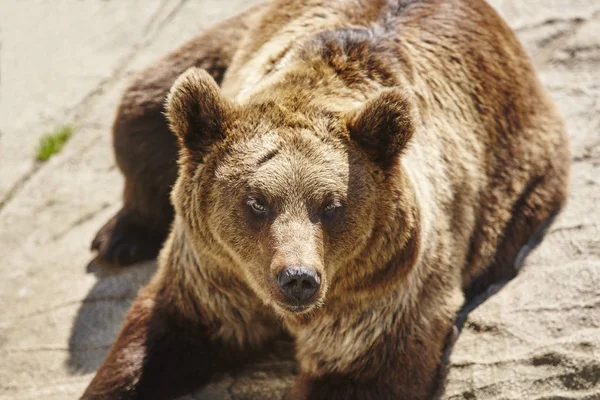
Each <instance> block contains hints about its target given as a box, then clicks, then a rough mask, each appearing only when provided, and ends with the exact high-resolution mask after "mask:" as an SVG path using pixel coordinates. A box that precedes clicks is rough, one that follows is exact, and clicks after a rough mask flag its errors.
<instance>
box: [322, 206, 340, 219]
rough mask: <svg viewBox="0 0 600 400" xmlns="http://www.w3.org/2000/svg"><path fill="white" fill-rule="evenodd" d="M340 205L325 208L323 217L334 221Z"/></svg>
mask: <svg viewBox="0 0 600 400" xmlns="http://www.w3.org/2000/svg"><path fill="white" fill-rule="evenodd" d="M340 207H341V206H340V205H339V204H337V203H330V204H327V205H326V206H325V207H323V217H324V218H325V219H332V218H333V217H335V215H336V214H337V211H338V210H339V209H340Z"/></svg>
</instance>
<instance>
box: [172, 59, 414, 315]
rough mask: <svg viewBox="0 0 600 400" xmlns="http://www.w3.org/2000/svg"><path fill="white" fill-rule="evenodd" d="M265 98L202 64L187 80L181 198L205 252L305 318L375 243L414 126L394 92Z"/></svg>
mask: <svg viewBox="0 0 600 400" xmlns="http://www.w3.org/2000/svg"><path fill="white" fill-rule="evenodd" d="M263 100H264V101H258V100H257V101H249V102H247V103H245V104H243V105H240V104H235V103H234V102H232V101H230V100H228V99H226V98H224V97H223V96H222V95H221V92H220V89H219V87H218V86H217V84H216V83H215V81H214V80H213V79H212V78H211V76H210V75H209V74H208V73H207V72H205V71H204V70H200V69H196V68H193V69H190V70H188V71H186V72H185V73H184V74H183V75H182V76H180V77H179V78H178V79H177V81H176V82H175V84H174V85H173V87H172V89H171V92H170V94H169V96H168V98H167V102H166V110H167V118H168V120H169V123H170V126H171V129H172V130H173V132H174V133H175V134H176V136H177V138H178V141H179V145H180V159H179V164H180V172H179V178H178V180H177V183H176V185H175V188H174V190H173V194H172V200H173V203H174V205H175V208H176V210H177V214H178V215H179V217H180V218H181V219H183V221H184V222H185V226H186V229H187V230H188V231H189V232H192V236H193V237H194V241H195V245H196V246H197V248H198V249H200V251H199V253H200V254H202V253H207V252H208V253H214V254H216V255H217V256H216V257H217V258H218V257H221V258H220V259H221V260H229V263H231V264H234V265H233V266H232V268H233V270H234V271H237V273H239V276H240V277H241V279H243V280H244V281H245V282H247V284H248V285H249V286H250V287H251V288H252V289H253V291H254V292H255V293H256V294H257V295H258V296H259V297H260V298H261V299H262V300H263V301H264V302H265V303H266V304H269V305H272V306H273V307H274V308H275V309H276V310H277V311H278V312H279V313H281V314H283V315H286V314H287V315H291V314H293V315H298V314H303V313H306V312H308V311H309V310H311V309H314V308H315V307H318V306H319V305H320V304H322V303H323V301H325V296H326V293H327V290H328V288H329V286H330V285H331V284H332V283H333V282H334V281H335V277H336V275H337V274H343V273H344V265H345V264H346V263H348V262H349V261H350V260H352V259H353V258H355V257H357V255H358V254H360V253H361V251H363V249H365V246H367V244H368V243H369V240H370V237H371V236H372V232H373V229H374V226H375V223H376V220H377V218H378V213H379V212H380V211H381V206H382V203H381V201H382V198H381V196H382V195H384V194H382V193H383V192H382V187H383V186H385V185H388V186H389V184H388V183H386V179H388V177H389V176H390V175H391V174H393V173H394V171H395V170H396V169H398V168H399V163H398V158H399V155H400V154H401V153H402V151H403V149H404V148H405V147H406V145H407V142H408V141H409V139H410V137H411V135H412V134H413V131H414V128H413V123H412V120H411V118H410V106H409V104H408V101H407V100H406V98H405V96H404V95H403V94H402V93H401V92H399V91H396V90H384V91H382V92H381V93H380V94H378V95H377V96H375V98H373V99H371V100H369V101H367V102H366V103H364V104H362V105H360V106H359V107H356V108H355V109H351V110H345V111H342V112H338V111H336V112H333V111H330V110H328V109H326V108H325V107H318V106H316V105H315V104H312V105H304V106H302V107H296V108H294V109H292V107H286V105H285V104H288V103H284V102H277V101H274V100H272V98H271V100H265V99H263ZM223 254H224V255H225V256H224V257H222V255H223Z"/></svg>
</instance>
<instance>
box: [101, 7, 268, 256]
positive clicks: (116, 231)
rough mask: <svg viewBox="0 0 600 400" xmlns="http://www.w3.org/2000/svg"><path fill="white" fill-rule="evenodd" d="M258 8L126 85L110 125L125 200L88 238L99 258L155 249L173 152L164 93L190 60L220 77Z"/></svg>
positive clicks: (167, 211) (167, 205)
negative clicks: (165, 114) (165, 112)
mask: <svg viewBox="0 0 600 400" xmlns="http://www.w3.org/2000/svg"><path fill="white" fill-rule="evenodd" d="M259 10H260V8H257V7H254V8H252V9H250V10H248V11H247V12H245V13H243V14H241V15H240V16H238V17H235V18H233V19H230V20H227V21H225V22H223V23H221V24H219V25H217V26H216V27H214V28H212V29H210V30H209V31H207V32H205V33H203V34H202V35H200V36H198V37H197V38H195V39H193V40H191V41H189V42H188V43H186V44H184V45H183V46H182V47H181V48H179V49H178V50H176V51H175V52H173V53H171V54H170V55H168V56H167V57H165V58H163V59H162V60H160V61H158V62H157V63H155V64H154V65H152V66H151V67H149V68H148V69H146V70H145V71H142V72H141V73H140V74H138V75H137V76H136V78H135V79H134V81H133V83H132V85H131V86H130V87H129V88H128V89H127V90H126V91H125V94H124V95H123V97H122V99H121V104H120V106H119V109H118V111H117V116H116V119H115V122H114V125H113V145H114V151H115V157H116V161H117V165H118V166H119V169H120V170H121V172H122V173H123V175H124V176H125V190H124V196H123V198H124V201H123V203H124V204H123V207H122V209H121V210H120V211H119V212H118V213H117V214H116V215H115V216H114V217H113V218H112V219H110V220H109V221H108V222H107V223H106V224H105V225H104V227H102V228H101V229H100V231H99V232H98V233H97V235H96V237H95V238H94V240H93V241H92V245H91V247H92V250H96V251H98V260H99V261H101V262H107V263H109V264H114V265H128V264H131V263H133V262H136V261H141V260H145V259H152V258H154V257H156V255H157V254H158V251H159V250H160V247H161V245H162V243H163V241H164V239H165V238H166V236H167V233H168V231H169V228H170V224H171V221H172V219H173V212H174V211H173V207H172V205H171V202H170V199H169V194H170V191H171V186H172V185H173V183H174V182H175V179H176V177H177V155H178V149H177V143H176V140H175V135H173V134H172V133H171V132H170V131H169V127H168V125H167V121H166V119H165V117H164V115H163V112H164V107H163V103H164V100H165V96H166V95H167V93H168V91H169V89H170V87H171V85H172V84H173V82H174V81H175V79H176V78H177V76H179V75H180V74H181V73H182V72H183V71H185V70H186V69H187V68H189V67H192V66H196V67H200V68H204V69H206V70H207V71H208V72H209V73H210V74H211V75H212V76H213V77H214V79H215V80H216V81H217V83H220V81H221V80H222V78H223V74H224V73H225V70H226V69H227V67H228V65H229V63H230V61H231V58H232V57H233V55H234V53H235V51H236V48H237V46H238V44H239V42H240V40H241V38H242V36H243V34H244V32H245V31H246V30H247V29H248V26H247V25H248V21H249V19H250V18H252V17H253V15H255V14H256V13H257V12H258V11H259Z"/></svg>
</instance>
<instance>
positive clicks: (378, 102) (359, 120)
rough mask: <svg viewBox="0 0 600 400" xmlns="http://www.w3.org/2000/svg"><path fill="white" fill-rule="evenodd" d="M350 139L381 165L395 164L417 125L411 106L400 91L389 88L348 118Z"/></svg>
mask: <svg viewBox="0 0 600 400" xmlns="http://www.w3.org/2000/svg"><path fill="white" fill-rule="evenodd" d="M348 130H349V132H350V138H351V139H352V140H354V142H356V143H357V144H358V145H359V147H360V148H361V149H362V150H363V151H364V152H365V153H366V154H367V156H368V157H369V158H370V159H371V160H372V161H373V162H374V163H376V164H377V165H379V166H380V167H382V168H384V169H387V168H389V167H391V166H392V165H393V164H394V161H395V160H396V159H397V158H398V157H399V156H400V154H401V153H402V151H403V150H404V149H405V148H406V145H407V144H408V141H409V140H410V138H411V137H412V135H413V133H414V131H415V128H414V121H413V118H412V105H411V104H410V101H409V100H408V99H407V97H406V95H405V94H403V93H402V92H401V91H399V90H395V89H389V90H385V91H384V92H382V93H381V94H379V95H378V96H377V97H375V98H374V99H371V100H369V101H367V103H366V104H365V105H363V106H362V107H361V108H359V109H358V111H355V112H354V113H353V114H352V115H351V116H350V118H349V119H348Z"/></svg>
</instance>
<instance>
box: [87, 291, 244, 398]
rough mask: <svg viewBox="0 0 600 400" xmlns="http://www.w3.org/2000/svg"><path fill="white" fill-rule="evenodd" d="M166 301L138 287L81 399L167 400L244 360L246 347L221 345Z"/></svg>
mask: <svg viewBox="0 0 600 400" xmlns="http://www.w3.org/2000/svg"><path fill="white" fill-rule="evenodd" d="M165 304H168V302H167V301H166V300H165V299H161V298H160V296H159V295H156V294H152V293H149V291H148V290H146V289H143V290H142V292H141V294H140V295H139V296H138V298H137V299H136V300H135V302H134V303H133V305H132V307H131V309H130V310H129V313H128V314H127V317H126V320H125V323H124V325H123V328H122V330H121V332H120V334H119V336H118V338H117V340H116V342H115V344H114V345H113V347H112V349H111V351H110V353H109V355H108V357H107V358H106V360H105V361H104V363H103V364H102V366H101V367H100V368H99V370H98V372H97V373H96V376H95V377H94V379H93V380H92V382H91V383H90V385H89V386H88V388H87V389H86V391H85V393H84V394H83V396H82V397H81V398H82V399H84V400H92V399H97V400H100V399H102V400H111V399H115V400H117V399H119V400H125V399H127V400H134V399H157V400H160V399H171V398H174V397H176V396H179V395H183V394H185V393H186V392H189V391H190V390H192V389H194V388H195V387H199V386H202V385H203V384H205V383H207V382H208V380H209V379H210V378H211V377H213V376H214V375H216V374H219V373H220V372H223V371H232V370H235V369H236V368H237V367H239V366H240V365H243V364H244V361H245V359H246V358H248V357H249V354H250V353H248V352H242V351H241V349H239V348H238V349H234V348H233V346H231V347H230V346H226V345H224V344H223V343H221V342H220V341H219V340H217V339H214V338H212V335H210V333H209V331H208V330H207V329H206V328H203V327H202V326H198V324H196V323H194V322H193V321H186V320H180V319H178V318H176V314H175V313H174V312H173V310H170V309H167V307H168V306H165Z"/></svg>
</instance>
